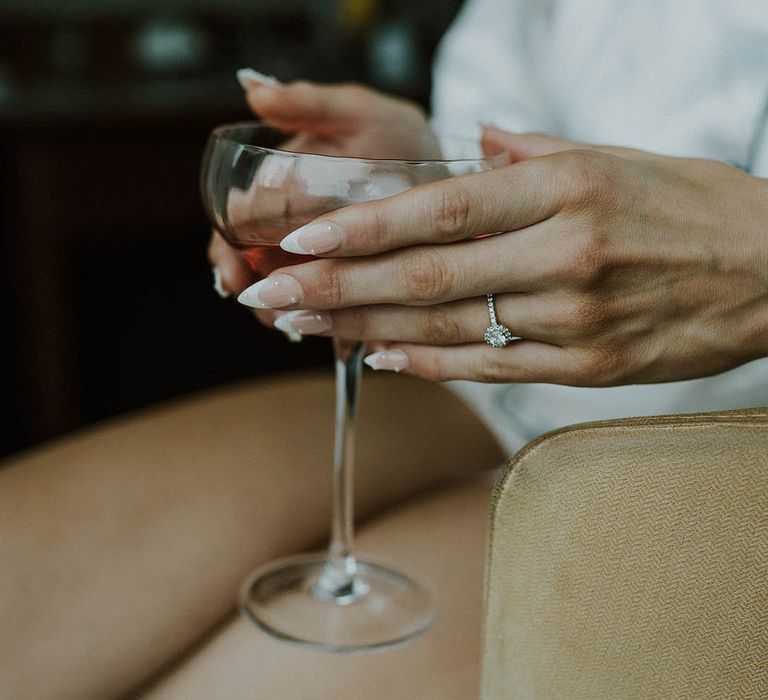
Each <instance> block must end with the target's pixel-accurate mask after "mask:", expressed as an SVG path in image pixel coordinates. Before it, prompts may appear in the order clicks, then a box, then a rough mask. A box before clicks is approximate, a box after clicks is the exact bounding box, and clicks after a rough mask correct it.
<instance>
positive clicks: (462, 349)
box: [365, 340, 588, 385]
mask: <svg viewBox="0 0 768 700" xmlns="http://www.w3.org/2000/svg"><path fill="white" fill-rule="evenodd" d="M587 359H588V354H587V353H586V352H585V351H580V350H576V351H574V350H572V349H566V348H560V347H557V346H554V345H548V344H546V343H539V342H536V341H532V340H513V341H512V342H511V343H510V344H509V345H507V347H505V348H491V347H489V346H487V345H481V344H473V345H454V346H450V347H437V346H429V345H409V344H404V343H398V344H396V345H389V346H388V347H387V348H386V349H384V350H382V351H379V352H376V353H372V354H370V355H368V357H366V358H365V363H366V364H367V365H368V366H369V367H371V368H372V369H376V370H389V371H394V372H402V373H403V374H410V375H414V376H417V377H422V378H423V379H427V380H429V381H438V382H444V381H451V380H454V379H468V380H470V381H475V382H487V383H507V382H549V383H557V384H571V385H580V384H582V382H583V377H584V376H586V375H585V371H584V368H585V367H587V366H588V362H587Z"/></svg>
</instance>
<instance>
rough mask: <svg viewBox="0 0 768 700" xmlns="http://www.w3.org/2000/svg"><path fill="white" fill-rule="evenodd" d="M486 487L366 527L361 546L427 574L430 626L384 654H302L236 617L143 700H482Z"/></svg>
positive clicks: (428, 501)
mask: <svg viewBox="0 0 768 700" xmlns="http://www.w3.org/2000/svg"><path fill="white" fill-rule="evenodd" d="M489 491H490V484H489V483H488V480H487V479H485V480H484V481H478V480H477V479H475V480H474V481H472V482H465V483H462V484H458V485H455V486H453V487H452V488H451V489H449V490H446V491H444V492H442V493H439V494H431V495H429V496H425V497H423V498H422V499H419V500H417V501H413V502H410V503H409V504H407V505H405V506H404V507H401V508H398V509H396V510H394V511H391V512H389V513H387V514H385V515H383V516H381V517H378V518H376V519H375V520H374V521H373V522H371V523H369V524H368V525H367V526H366V527H365V528H363V529H362V530H361V533H360V544H361V546H362V547H364V548H365V549H367V550H369V551H373V552H376V553H377V554H381V555H382V556H383V555H386V556H387V557H388V558H390V559H391V560H394V561H397V562H399V563H404V564H405V563H407V564H408V565H410V566H411V568H413V569H414V570H416V571H419V572H420V573H423V574H426V575H428V576H429V577H430V578H431V579H432V581H433V582H434V583H435V585H436V587H437V595H438V598H439V600H440V607H441V611H440V616H439V618H438V621H437V623H436V625H435V627H434V628H433V629H432V630H431V631H429V632H428V633H427V634H426V635H424V636H422V637H419V638H418V639H416V640H414V641H412V642H410V643H409V644H407V645H405V646H403V647H401V648H399V649H394V650H391V651H387V652H384V653H373V654H358V655H343V654H323V653H318V652H311V651H305V650H303V649H299V648H297V647H293V646H290V645H287V644H284V643H281V642H278V641H275V640H273V639H271V638H270V637H268V636H267V635H265V634H264V633H263V632H260V631H258V630H256V629H255V628H254V627H253V626H252V625H251V624H250V623H249V622H247V621H246V620H244V619H241V618H235V619H233V620H232V621H231V622H230V623H229V624H228V625H227V626H226V627H225V628H223V629H222V630H219V631H217V633H216V634H214V635H213V636H212V637H211V639H210V640H209V641H208V643H207V644H206V645H205V646H204V647H202V648H201V649H200V650H198V651H197V652H196V653H195V654H193V655H192V656H191V657H190V658H189V659H187V660H186V661H185V662H184V663H183V664H182V665H180V667H179V668H178V669H177V670H175V671H174V672H173V673H171V674H169V675H168V677H166V678H165V679H163V680H162V682H160V683H159V684H158V685H157V687H155V688H154V689H153V690H152V691H150V692H148V693H147V695H146V696H145V697H146V698H147V700H150V699H151V700H208V699H209V698H214V697H218V698H227V699H228V700H253V699H254V698H307V699H308V700H310V699H311V700H315V699H318V700H319V699H321V698H323V699H325V698H333V699H334V700H358V699H359V698H366V700H391V699H392V698H418V699H419V700H467V698H476V697H478V695H479V691H480V688H479V680H480V673H479V661H480V620H481V606H482V581H483V560H484V554H485V546H484V545H485V524H486V518H487V511H488V497H489Z"/></svg>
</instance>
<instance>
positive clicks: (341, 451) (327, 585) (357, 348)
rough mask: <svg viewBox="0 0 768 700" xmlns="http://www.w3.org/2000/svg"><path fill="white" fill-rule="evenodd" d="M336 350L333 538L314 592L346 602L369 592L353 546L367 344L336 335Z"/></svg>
mask: <svg viewBox="0 0 768 700" xmlns="http://www.w3.org/2000/svg"><path fill="white" fill-rule="evenodd" d="M333 349H334V357H335V362H336V436H335V447H334V459H333V501H332V512H331V540H330V544H329V546H328V558H327V563H326V565H325V570H324V572H323V575H322V576H321V577H320V579H319V580H318V582H317V584H316V586H315V591H314V592H315V595H318V596H319V597H322V598H324V599H329V600H333V601H335V602H337V603H342V604H344V603H349V602H352V601H353V600H354V599H356V598H358V597H359V596H360V595H362V594H363V593H364V592H365V590H364V588H365V585H364V584H363V583H362V582H361V581H360V580H359V579H358V578H357V560H356V559H355V555H354V553H353V549H352V547H353V545H352V540H353V537H354V486H353V484H354V466H355V418H356V416H357V400H358V397H359V395H360V377H361V372H362V366H363V355H364V354H365V345H364V343H360V342H356V341H349V340H341V339H339V338H334V339H333Z"/></svg>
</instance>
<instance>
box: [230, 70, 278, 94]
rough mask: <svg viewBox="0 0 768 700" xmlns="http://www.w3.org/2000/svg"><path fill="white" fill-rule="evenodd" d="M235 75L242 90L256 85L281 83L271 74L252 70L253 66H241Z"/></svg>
mask: <svg viewBox="0 0 768 700" xmlns="http://www.w3.org/2000/svg"><path fill="white" fill-rule="evenodd" d="M235 75H236V76H237V82H238V83H240V87H242V88H243V90H247V89H248V88H250V87H256V86H257V85H271V86H277V85H281V83H280V81H279V80H278V79H277V78H275V77H274V76H273V75H265V74H264V73H259V71H257V70H253V68H241V69H240V70H238V71H237V72H236V73H235Z"/></svg>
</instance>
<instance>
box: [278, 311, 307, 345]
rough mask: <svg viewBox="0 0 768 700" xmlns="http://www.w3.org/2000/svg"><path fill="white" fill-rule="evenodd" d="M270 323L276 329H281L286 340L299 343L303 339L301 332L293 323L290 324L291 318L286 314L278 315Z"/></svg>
mask: <svg viewBox="0 0 768 700" xmlns="http://www.w3.org/2000/svg"><path fill="white" fill-rule="evenodd" d="M272 325H273V326H274V327H275V328H277V330H279V331H282V333H283V334H284V335H285V337H286V338H288V340H290V341H291V342H292V343H300V342H301V341H302V340H304V336H303V335H302V334H301V332H300V331H297V330H296V329H295V328H294V327H293V325H291V319H290V316H288V314H284V315H283V316H278V317H277V318H276V319H275V320H274V321H273V322H272Z"/></svg>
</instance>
